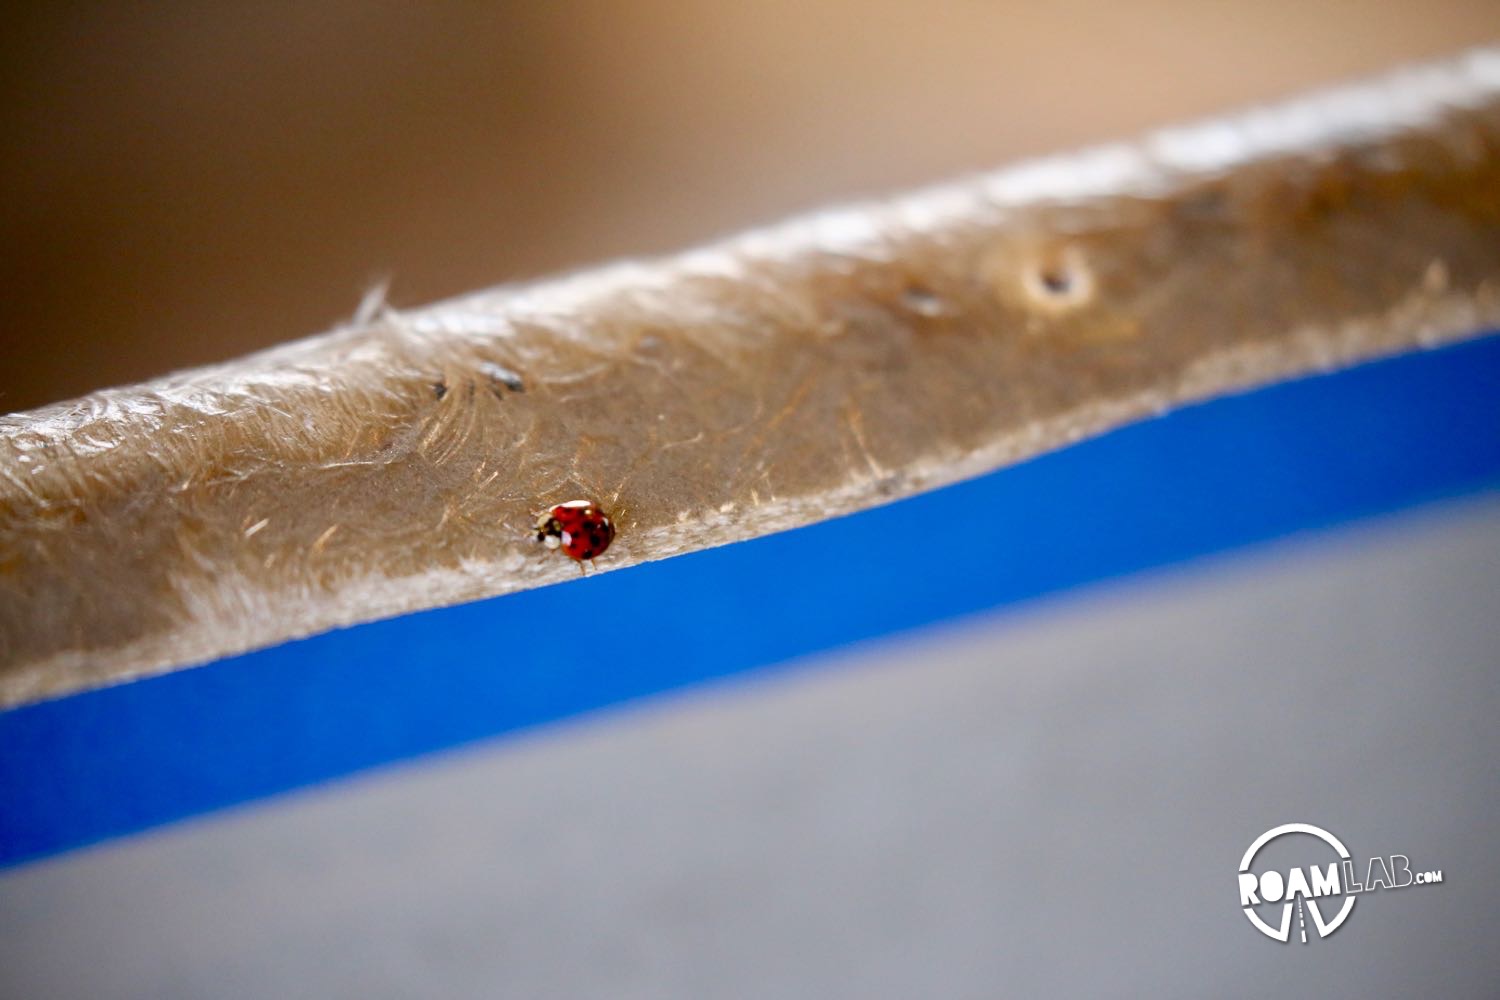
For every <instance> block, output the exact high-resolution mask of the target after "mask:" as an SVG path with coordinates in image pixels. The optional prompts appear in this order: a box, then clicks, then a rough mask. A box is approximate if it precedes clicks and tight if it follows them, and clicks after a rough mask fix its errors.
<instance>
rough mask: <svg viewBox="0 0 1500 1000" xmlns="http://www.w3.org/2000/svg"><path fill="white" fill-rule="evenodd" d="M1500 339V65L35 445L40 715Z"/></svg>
mask: <svg viewBox="0 0 1500 1000" xmlns="http://www.w3.org/2000/svg"><path fill="white" fill-rule="evenodd" d="M1497 323H1500V50H1491V51H1488V52H1482V53H1475V54H1471V55H1469V56H1467V57H1464V58H1462V59H1459V60H1456V61H1454V62H1452V63H1450V64H1446V65H1444V66H1440V67H1435V68H1430V69H1426V70H1417V71H1410V72H1407V73H1404V74H1401V75H1397V76H1394V77H1391V78H1388V79H1386V80H1384V81H1381V82H1379V83H1376V84H1371V85H1368V86H1365V87H1362V88H1355V89H1346V90H1342V91H1338V92H1334V93H1330V94H1327V95H1323V96H1320V97H1316V98H1312V99H1309V100H1306V101H1303V102H1300V103H1297V104H1293V105H1289V106H1286V107H1283V108H1280V109H1276V110H1273V111H1264V112H1256V113H1252V114H1250V115H1247V116H1242V117H1238V118H1235V119H1230V120H1222V121H1218V122H1210V123H1207V124H1205V125H1202V126H1198V127H1195V128H1192V129H1185V130H1175V131H1171V132H1167V133H1161V134H1158V135H1155V136H1153V137H1151V138H1150V139H1148V140H1147V141H1145V142H1143V143H1142V144H1140V145H1136V146H1129V147H1127V146H1116V147H1109V148H1103V149H1099V150H1096V151H1094V152H1091V153H1087V154H1082V155H1080V156H1074V157H1069V158H1062V159H1056V160H1051V161H1045V162H1042V163H1037V164H1031V165H1026V166H1022V167H1018V168H1014V169H1012V170H1009V171H1005V172H1002V173H999V174H994V175H990V176H987V177H981V178H976V179H974V180H972V181H969V182H965V183H961V184H958V185H954V186H951V187H947V188H940V189H934V190H930V191H926V192H922V193H919V194H917V195H914V196H910V197H908V198H905V199H901V200H899V201H895V202H891V203H886V204H877V205H870V206H865V207H860V208H855V209H849V210H843V211H838V212H830V213H825V214H822V215H817V216H812V217H809V218H806V219H802V220H799V221H795V222H792V223H789V224H786V225H783V226H780V227H777V228H775V229H770V230H763V231H759V232H754V233H751V234H748V235H746V236H743V237H740V238H738V239H736V240H733V241H730V242H728V243H724V244H720V245H717V246H714V247H710V248H707V249H704V250H700V251H695V252H693V253H689V254H686V255H683V256H681V257H677V258H672V259H667V260H664V261H661V262H658V263H650V264H622V265H618V266H615V267H613V268H609V269H605V270H601V271H596V272H590V273H586V274H582V275H579V276H576V277H574V278H570V279H564V280H561V281H557V282H553V283H550V284H544V285H539V286H534V287H519V288H509V289H498V290H495V291H492V292H487V293H482V294H479V295H475V296H471V297H469V298H466V299H462V300H455V301H452V302H448V303H443V304H440V305H438V306H434V307H431V308H428V309H425V310H420V311H414V312H393V311H389V310H385V311H378V310H377V311H375V312H373V313H372V315H371V316H370V317H368V318H367V319H366V320H362V321H359V322H356V323H355V324H354V325H353V326H350V327H347V328H345V329H343V330H340V331H336V332H335V333H332V334H329V335H327V336H325V337H322V338H316V339H313V340H309V341H305V342H302V343H300V344H292V345H288V346H286V347H283V348H280V349H277V350H276V351H274V352H270V353H267V354H262V355H257V356H253V357H251V358H248V359H246V360H245V361H243V362H241V363H238V364H234V365H227V366H223V367H220V368H215V369H205V370H201V371H197V372H190V373H185V374H183V375H180V376H176V377H173V378H170V379H165V380H161V381H159V382H155V383H151V384H148V385H145V386H140V387H136V388H133V389H124V390H114V391H107V392H103V393H99V394H96V395H94V396H91V397H87V398H85V399H83V400H79V401H77V402H75V403H71V404H63V405H60V406H57V407H53V408H49V409H45V410H41V411H37V412H34V413H31V414H23V415H20V416H18V417H15V418H9V419H7V420H6V421H5V422H4V423H3V424H0V554H3V562H0V663H3V667H0V670H3V672H0V702H6V703H13V702H17V701H22V700H27V699H31V698H36V697H40V696H45V695H49V694H56V693H59V692H63V691H68V690H75V689H78V688H80V687H86V686H90V685H94V684H98V683H103V682H107V681H113V680H120V679H123V678H126V677H130V676H136V675H139V674H142V673H150V672H154V671H159V670H162V669H167V668H170V667H173V666H180V665H185V664H191V663H195V662H201V661H204V660H207V659H211V658H214V657H217V656H221V655H224V654H227V653H231V652H236V651H239V650H243V649H246V648H250V647H254V646H260V645H265V644H268V643H271V642H275V641H279V640H282V639H285V638H289V637H293V636H299V635H306V634H309V633H312V632H316V631H320V630H323V629H326V628H329V627H332V626H334V625H339V624H345V623H349V622H354V621H361V620H368V619H370V618H375V617H382V616H386V615H391V614H396V613H399V612H402V611H409V610H414V609H417V608H422V607H430V606H433V605H437V604H444V603H451V602H455V601H461V600H469V599H473V598H477V597H481V596H486V595H490V594H497V593H504V592H507V591H513V590H517V589H522V588H525V587H531V586H537V585H541V584H545V583H549V582H554V581H557V580H561V579H566V578H567V577H569V576H570V575H572V574H573V573H574V570H573V567H572V566H571V565H570V564H569V563H567V561H566V560H565V559H562V558H560V557H558V556H557V554H556V553H549V552H546V551H545V550H542V549H540V548H538V547H537V546H536V545H535V544H534V541H533V539H532V532H531V530H530V528H531V524H532V522H533V520H534V517H535V515H536V512H537V511H539V510H541V509H545V508H546V507H547V506H550V505H551V504H553V503H557V502H560V501H563V500H568V499H573V498H575V497H578V496H583V497H589V498H593V499H596V500H599V501H601V502H603V503H604V504H605V505H606V507H608V508H609V509H610V510H611V513H612V514H613V515H614V517H615V519H616V522H617V524H618V525H619V538H618V540H617V541H616V543H615V546H614V547H613V548H612V549H611V550H610V552H609V553H608V554H607V555H606V557H605V558H604V559H603V560H601V568H616V567H620V566H625V565H629V564H631V563H634V562H638V561H641V560H645V559H656V558H662V557H665V556H669V555H673V554H676V553H679V552H683V551H687V550H691V549H695V548H701V547H706V546H709V545H716V544H723V543H725V542H729V541H734V540H737V539H741V538H747V537H752V536H755V535H759V534H764V533H766V532H770V531H776V530H781V529H785V528H788V527H792V526H795V525H799V524H805V523H808V522H811V521H816V520H820V519H822V518H825V517H828V516H832V515H835V514H839V513H845V512H848V511H852V510H857V509H860V508H863V507H867V506H870V505H873V504H877V503H881V502H884V501H887V500H890V499H893V498H896V497H899V496H903V495H908V494H910V493H913V492H916V491H920V490H923V489H928V488H931V487H933V486H937V485H940V484H942V483H946V482H951V481H953V480H954V479H957V478H961V477H964V476H969V475H974V474H977V473H980V472H983V471H986V470H989V469H993V468H996V467H998V466H1000V465H1003V464H1006V463H1007V462H1011V461H1015V460H1017V459H1019V458H1022V457H1025V456H1029V455H1032V454H1035V453H1037V452H1039V451H1042V450H1046V449H1049V448H1055V447H1059V446H1061V445H1064V444H1067V443H1069V442H1071V441H1075V440H1078V439H1079V438H1081V437H1083V436H1086V435H1089V434H1093V433H1097V432H1098V431H1100V430H1103V429H1105V428H1107V427H1110V426H1114V425H1117V424H1119V423H1121V422H1124V421H1127V420H1130V419H1134V418H1136V417H1139V416H1142V415H1145V414H1149V413H1152V412H1156V411H1159V410H1162V409H1165V408H1168V407H1170V406H1172V405H1175V404H1177V403H1180V402H1183V401H1186V400H1192V399H1198V398H1202V397H1205V396H1208V395H1212V394H1215V393H1218V392H1222V391H1225V390H1229V389H1233V388H1237V387H1241V386H1245V385H1252V384H1257V383H1260V382H1265V381H1268V380H1273V379H1276V378H1279V377H1284V376H1287V375H1291V374H1296V373H1301V372H1307V371H1314V370H1319V369H1324V368H1328V367H1333V366H1337V365H1339V364H1344V363H1347V362H1349V361H1352V360H1355V359H1358V358H1363V357H1369V356H1372V355H1375V354H1380V353H1384V352H1388V351H1392V350H1397V349H1400V348H1404V347H1409V346H1413V345H1418V344H1428V343H1436V342H1439V341H1442V340H1444V339H1447V338H1450V337H1454V336H1463V335H1470V334H1472V333H1474V332H1476V331H1477V330H1480V329H1482V328H1484V327H1486V326H1494V325H1495V324H1497Z"/></svg>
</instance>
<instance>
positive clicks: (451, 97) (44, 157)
mask: <svg viewBox="0 0 1500 1000" xmlns="http://www.w3.org/2000/svg"><path fill="white" fill-rule="evenodd" d="M1495 37H1500V4H1497V3H1496V2H1495V0H1432V2H1424V3H1414V2H1413V3H1392V2H1388V0H1322V2H1319V3H1307V2H1305V0H1302V2H1299V0H1260V2H1256V3H1238V4H1233V3H1200V2H1181V0H1179V2H1163V0H1134V2H1130V3H1112V2H1108V0H1063V2H1053V3H1007V2H991V3H986V2H981V0H933V2H924V3H895V2H889V0H818V2H808V0H769V2H765V3H754V4H739V3H721V2H714V0H701V2H688V0H634V2H629V3H625V2H616V3H602V2H601V3H585V2H552V3H524V2H523V3H498V4H478V3H452V4H426V3H422V4H410V3H381V2H366V0H358V2H351V0H327V2H320V3H312V4H308V3H272V4H250V5H236V4H219V3H209V4H112V5H111V4H103V5H97V4H60V3H20V4H12V5H10V7H9V10H8V14H7V20H6V26H5V30H4V32H3V33H0V93H3V100H0V135H4V136H5V141H4V143H3V144H0V233H3V238H0V290H3V293H4V294H3V295H0V338H3V340H0V347H3V352H0V356H3V357H4V359H5V363H4V365H3V367H0V411H6V412H9V411H14V410H20V409H27V408H30V407H33V406H37V405H39V404H42V403H46V402H49V401H54V400H58V399H63V398H68V397H72V396H75V395H79V394H81V393H84V392H87V391H89V390H92V389H96V388H100V387H102V386H105V385H111V384H120V383H125V382H130V381H136V380H139V379H143V378H147V377H149V376H152V375H156V374H160V373H162V372H164V371H167V370H170V369H174V368H178V367H183V366H190V365H196V364H201V363H205V362H211V361H218V360H223V359H227V358H230V357H233V356H235V355H238V354H241V353H244V352H246V351H249V350H252V349H254V348H258V347H262V346H265V345H267V344H271V343H274V342H277V341H281V340H287V339H291V338H294V337H299V336H303V335H306V334H310V333H314V332H317V331H319V330H322V329H325V328H327V327H328V326H330V325H331V324H333V323H335V322H337V321H339V320H341V319H343V318H345V317H347V316H349V315H350V314H351V313H352V311H353V309H354V308H355V304H356V303H357V302H358V300H359V298H360V296H361V294H362V293H363V292H364V291H365V290H366V289H367V288H368V287H369V286H370V285H371V284H372V283H373V282H375V281H376V280H378V279H380V278H383V277H386V276H389V277H390V278H392V280H393V283H392V289H391V297H392V299H393V300H394V301H395V303H396V304H397V305H398V306H411V305H417V304H420V303H423V302H427V301H431V300H434V299H438V298H442V297H446V296H450V295H454V294H457V293H461V292H466V291H470V290H472V289H475V288H479V287H483V286H486V285H491V284H496V283H499V282H504V281H511V280H516V279H524V278H531V277H536V276H541V275H545V274H547V273H549V272H553V271H556V270H558V269H562V268H571V267H575V266H580V265H584V264H587V263H590V262H594V261H598V260H601V259H605V258H609V257H615V256H620V255H635V254H652V253H658V252H665V251H670V250H673V249H676V248H680V247H683V246H685V245H688V244H691V243H694V242H698V241H702V240H704V239H708V238H711V237H714V236H716V235H720V234H723V233H726V232H729V231H733V230H735V229H738V228H741V227H744V226H747V225H750V224H754V223H758V222H765V221H769V220H772V219H775V218H778V217H780V216H782V215H785V214H788V213H791V212H795V211H798V210H802V209H807V208H811V207H815V206H818V205H821V204H824V203H826V202H829V201H834V200H841V199H849V198H853V197H857V196H863V195H869V194H879V193H883V192H886V191H891V190H895V189H900V188H904V187H908V186H912V185H916V184H922V183H927V182H931V181H936V180H941V179H944V178H947V177H949V176H951V175H955V174H959V173H963V172H966V171H974V170H980V169H987V168H990V167H994V166H997V165H999V164H1001V163H1003V162H1005V161H1007V160H1010V159H1012V158H1015V157H1020V156H1025V155H1028V154H1034V153H1045V152H1053V151H1057V150H1059V149H1062V148H1066V147H1070V146H1075V145H1079V144H1086V143H1093V142H1097V141H1102V140H1107V139H1113V138H1120V137H1125V136H1129V135H1131V134H1133V133H1135V132H1137V131H1138V130H1141V129H1144V128H1147V127H1150V126H1154V125H1159V124H1163V123H1167V122H1171V121H1174V120H1178V119H1181V118H1184V117H1191V116H1196V115H1203V114H1209V113H1214V112H1218V111H1221V110H1224V109H1226V108H1229V107H1232V106H1236V105H1240V104H1244V103H1247V102H1254V101H1261V100H1265V99H1269V98H1274V97H1277V96H1282V95H1286V94H1289V93H1291V92H1294V91H1297V90H1301V89H1303V88H1306V87H1310V86H1313V85H1316V84H1320V83H1325V82H1329V81H1333V80H1337V79H1340V78H1344V77H1347V76H1350V75H1357V74H1363V73H1369V72H1375V71H1379V70H1382V69H1385V68H1387V67H1388V66H1390V65H1391V64H1394V63H1398V62H1401V61H1404V60H1413V59H1424V58H1431V57H1435V56H1440V55H1443V54H1446V53H1449V52H1451V51H1453V50H1455V49H1458V48H1460V47H1464V46H1469V45H1473V44H1476V43H1480V42H1483V41H1486V40H1488V39H1491V38H1495Z"/></svg>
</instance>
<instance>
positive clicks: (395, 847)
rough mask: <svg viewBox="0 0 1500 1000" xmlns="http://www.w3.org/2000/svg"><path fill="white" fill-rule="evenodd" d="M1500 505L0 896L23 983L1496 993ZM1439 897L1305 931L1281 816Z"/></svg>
mask: <svg viewBox="0 0 1500 1000" xmlns="http://www.w3.org/2000/svg"><path fill="white" fill-rule="evenodd" d="M1497 710H1500V498H1494V497H1492V498H1489V499H1486V500H1482V501H1471V502H1468V503H1465V504H1461V505H1452V506H1448V507H1444V508H1432V509H1429V510H1427V511H1424V512H1420V513H1418V514H1410V515H1404V516H1401V517H1397V518H1390V519H1386V520H1384V521H1381V522H1376V523H1374V524H1369V525H1364V526H1359V527H1356V528H1352V529H1346V530H1343V531H1341V532H1338V533H1335V534H1331V535H1325V536H1321V537H1317V538H1312V539H1301V540H1297V541H1293V542H1286V543H1282V544H1279V545H1276V546H1272V547H1269V548H1264V549H1261V550H1258V551H1256V552H1252V553H1249V554H1244V555H1239V556H1235V557H1231V558H1223V559H1217V560H1213V561H1209V562H1205V563H1201V564H1198V565H1194V566H1190V567H1185V568H1180V569H1176V570H1173V571H1171V572H1168V573H1162V574H1157V575H1155V576H1153V577H1148V578H1144V579H1139V580H1136V581H1133V582H1130V583H1127V584H1121V585H1114V586H1110V587H1105V588H1096V589H1094V590H1092V591H1088V592H1085V593H1083V594H1079V595H1074V596H1072V597H1069V598H1067V599H1065V600H1057V601H1052V602H1048V603H1046V604H1043V605H1039V606H1035V607H1033V608H1031V609H1029V610H1027V611H1025V612H1023V613H1019V614H1008V615H1004V616H995V617H992V618H989V619H981V620H975V621H970V622H966V623H960V624H955V625H951V626H948V627H946V628H943V629H937V630H931V631H928V632H926V633H924V634H921V635H918V636H914V637H908V638H905V639H902V640H899V641H893V642H887V643H885V644H881V645H872V646H868V647H865V648H862V649H855V650H849V651H847V652H845V653H844V654H842V655H840V656H838V657H835V658H831V659H830V660H825V661H824V662H823V663H821V665H820V667H819V669H811V670H794V671H778V672H774V673H770V674H763V675H761V676H759V677H756V678H753V679H751V680H748V681H741V682H735V683H729V684H722V685H718V686H715V687H710V688H703V689H699V690H697V691H695V692H692V693H690V694H688V695H686V696H679V697H675V698H667V699H658V700H656V701H653V702H650V703H647V704H644V705H642V706H638V707H636V708H633V709H628V710H623V711H617V712H613V713H607V714H602V715H596V716H593V717H591V718H588V719H584V720H579V721H577V722H575V723H571V724H567V725H561V726H556V727H552V728H550V729H548V730H545V731H542V732H539V733H536V734H532V735H530V736H527V737H524V738H519V739H510V740H501V741H496V742H493V743H490V744H486V745H484V746H482V747H479V748H477V749H472V750H469V751H467V752H464V753H459V754H451V755H447V756H444V757H440V758H435V759H432V760H429V761H427V762H424V763H421V764H418V765H412V766H408V767H403V768H397V769H391V770H387V771H384V772H381V773H379V774H377V775H375V776H373V777H367V778H365V779H362V780H358V781H352V782H345V783H342V784H339V785H336V786H333V787H330V788H326V789H322V790H316V791H313V792H308V793H303V794H300V795H297V796H293V797H290V798H286V799H282V800H279V801H277V802H275V803H272V804H269V805H262V806H258V807H255V808H250V809H244V810H240V811H237V812H234V813H230V814H226V815H223V816H219V817H215V818H211V819H207V820H200V821H197V822H194V823H190V824H185V825H182V826H179V827H176V828H173V829H170V830H167V831H163V832H160V833H157V834H154V835H151V836H147V837H143V838H139V839H136V840H134V841H129V842H123V843H117V844H114V845H110V846H106V847H103V848H99V849H94V850H90V851H86V852H83V853H80V854H76V855H73V856H69V857H65V858H61V859H57V860H54V861H51V862H46V863H43V864H39V865H35V866H32V867H29V868H25V869H22V870H20V871H17V872H13V873H10V874H8V875H6V876H4V877H3V878H0V993H3V994H4V995H5V996H11V997H26V998H37V997H51V996H60V997H152V998H161V997H176V996H183V997H195V996H214V997H237V996H245V997H266V996H276V997H290V996H361V997H365V996H485V997H494V996H504V997H528V998H532V997H543V996H567V997H578V996H589V997H595V996H597V997H614V998H618V997H664V996H680V997H695V998H697V997H719V996H745V997H752V996H753V997H777V998H784V997H861V998H869V997H876V996H881V997H912V996H932V997H970V996H972V997H994V996H1002V995H1059V996H1070V995H1083V996H1096V995H1105V996H1111V995H1112V996H1147V995H1167V996H1252V995H1270V994H1272V993H1275V992H1280V993H1281V994H1282V995H1293V993H1294V992H1295V993H1297V994H1304V995H1314V996H1315V995H1359V996H1409V995H1429V996H1444V997H1454V996H1484V995H1491V996H1492V995H1494V989H1495V987H1494V984H1495V983H1497V982H1500V950H1497V949H1496V948H1495V947H1494V934H1495V928H1496V926H1497V919H1496V918H1497V917H1500V902H1497V899H1500V866H1497V865H1496V863H1495V860H1494V849H1495V846H1496V831H1497V829H1500V826H1497V820H1500V776H1497V768H1500V765H1497V761H1500V726H1497V725H1496V721H1495V720H1496V716H1497ZM1292 821H1297V822H1309V823H1314V824H1317V825H1320V826H1324V827H1327V828H1328V829H1330V830H1332V831H1334V832H1335V833H1337V834H1338V835H1339V836H1340V837H1341V838H1343V839H1344V840H1345V841H1346V842H1347V843H1348V844H1349V845H1350V847H1351V849H1352V850H1353V851H1354V853H1355V855H1356V857H1364V856H1368V855H1370V854H1375V853H1390V852H1396V851H1401V852H1405V853H1408V854H1410V855H1411V856H1412V860H1413V863H1414V865H1415V866H1417V867H1419V868H1420V867H1426V866H1427V865H1428V863H1431V864H1434V865H1436V866H1437V867H1441V868H1443V869H1444V871H1445V874H1446V882H1445V884H1443V885H1441V886H1432V887H1422V888H1420V889H1412V890H1403V891H1398V892H1386V893H1383V894H1377V895H1376V896H1374V897H1370V898H1368V899H1362V900H1360V903H1359V905H1358V906H1357V907H1356V909H1355V911H1354V913H1353V915H1352V916H1351V918H1350V920H1349V923H1348V924H1347V925H1346V926H1345V927H1343V928H1341V929H1340V930H1339V931H1338V933H1337V934H1335V935H1333V936H1332V937H1330V938H1328V939H1326V940H1323V941H1317V942H1315V943H1314V944H1313V945H1310V946H1307V947H1301V946H1299V945H1295V944H1294V945H1289V946H1285V945H1278V944H1275V943H1273V942H1271V941H1268V940H1266V939H1265V938H1264V937H1262V936H1260V935H1259V934H1257V933H1256V932H1254V931H1253V930H1252V929H1251V927H1250V926H1249V924H1248V922H1247V921H1246V920H1245V919H1244V917H1243V916H1242V915H1241V913H1240V911H1239V909H1238V905H1237V903H1238V900H1237V898H1236V888H1235V879H1234V874H1235V870H1236V867H1237V865H1238V862H1239V858H1240V856H1241V854H1242V853H1243V851H1244V850H1245V848H1246V846H1247V845H1248V844H1249V843H1250V842H1251V841H1252V840H1253V839H1254V838H1255V837H1256V836H1257V835H1258V834H1260V833H1261V832H1263V831H1265V830H1266V829H1268V828H1270V827H1272V826H1275V825H1278V824H1281V823H1285V822H1292Z"/></svg>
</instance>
